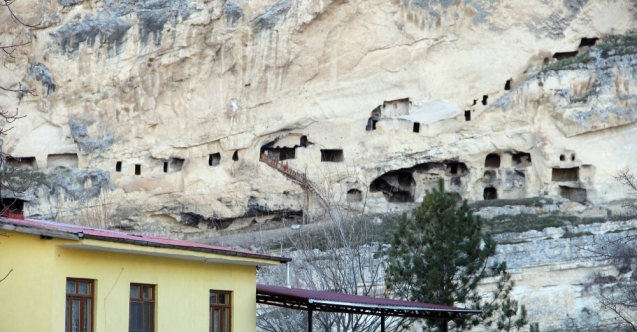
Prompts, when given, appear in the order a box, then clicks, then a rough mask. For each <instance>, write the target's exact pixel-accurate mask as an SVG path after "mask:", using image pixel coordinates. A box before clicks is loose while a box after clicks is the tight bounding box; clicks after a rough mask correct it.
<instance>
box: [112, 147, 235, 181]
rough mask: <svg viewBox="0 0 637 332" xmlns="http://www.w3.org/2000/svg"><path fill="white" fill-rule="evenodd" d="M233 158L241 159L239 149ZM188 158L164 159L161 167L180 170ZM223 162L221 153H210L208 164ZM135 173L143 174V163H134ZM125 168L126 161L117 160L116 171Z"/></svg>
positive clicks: (170, 171)
mask: <svg viewBox="0 0 637 332" xmlns="http://www.w3.org/2000/svg"><path fill="white" fill-rule="evenodd" d="M232 160H233V161H237V160H239V151H238V150H236V151H234V153H233V154H232ZM185 162H186V159H183V158H177V157H171V158H168V160H164V161H162V162H161V168H162V172H163V173H173V172H180V171H181V170H182V169H183V167H184V163H185ZM220 164H221V153H219V152H217V153H211V154H209V155H208V166H212V167H214V166H219V165H220ZM133 167H134V173H135V175H142V164H139V163H135V164H133ZM123 168H124V163H123V162H122V161H120V160H118V161H116V162H115V172H117V173H122V172H123Z"/></svg>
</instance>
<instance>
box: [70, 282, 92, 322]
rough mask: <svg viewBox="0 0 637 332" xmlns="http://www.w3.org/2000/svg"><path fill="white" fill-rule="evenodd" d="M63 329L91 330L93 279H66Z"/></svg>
mask: <svg viewBox="0 0 637 332" xmlns="http://www.w3.org/2000/svg"><path fill="white" fill-rule="evenodd" d="M65 331H66V332H91V331H93V280H87V279H66V328H65Z"/></svg>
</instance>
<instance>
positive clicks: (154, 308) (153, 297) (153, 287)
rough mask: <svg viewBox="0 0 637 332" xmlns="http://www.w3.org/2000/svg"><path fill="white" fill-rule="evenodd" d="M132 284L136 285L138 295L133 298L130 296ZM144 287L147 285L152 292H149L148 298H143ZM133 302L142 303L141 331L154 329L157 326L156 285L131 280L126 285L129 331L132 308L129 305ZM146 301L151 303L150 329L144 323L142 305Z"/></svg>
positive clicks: (129, 328)
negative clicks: (128, 284)
mask: <svg viewBox="0 0 637 332" xmlns="http://www.w3.org/2000/svg"><path fill="white" fill-rule="evenodd" d="M133 286H137V287H139V289H138V292H137V295H138V297H135V298H133V297H132V296H131V288H132V287H133ZM144 287H149V288H150V289H151V290H152V292H151V297H150V299H145V298H144ZM133 303H141V305H142V331H152V332H154V331H156V330H157V329H156V326H157V322H156V320H157V306H156V303H157V285H152V284H141V283H136V282H132V283H130V286H129V287H128V331H129V332H131V325H130V324H131V314H132V310H131V305H132V304H133ZM147 303H152V312H153V317H152V320H151V324H152V326H151V327H150V329H146V328H145V326H144V325H143V324H144V321H145V319H144V305H145V304H147Z"/></svg>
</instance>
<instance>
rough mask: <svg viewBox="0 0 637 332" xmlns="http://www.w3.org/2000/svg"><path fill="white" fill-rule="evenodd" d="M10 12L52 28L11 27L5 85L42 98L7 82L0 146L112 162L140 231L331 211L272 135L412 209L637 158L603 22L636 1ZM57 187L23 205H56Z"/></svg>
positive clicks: (610, 187) (625, 88)
mask: <svg viewBox="0 0 637 332" xmlns="http://www.w3.org/2000/svg"><path fill="white" fill-rule="evenodd" d="M15 11H16V13H17V14H18V15H20V16H21V17H22V18H23V20H24V21H25V22H27V23H29V24H34V25H37V27H36V28H29V29H25V28H24V27H21V26H18V25H16V24H15V23H14V22H12V21H11V20H10V19H8V18H7V17H6V15H7V14H6V13H2V15H5V16H3V17H2V20H0V22H3V23H2V25H1V28H0V29H2V31H5V34H3V35H2V38H4V39H3V41H4V42H8V41H10V40H12V38H15V37H17V38H19V40H27V41H31V43H30V44H28V45H25V46H22V47H20V48H19V49H17V50H16V52H15V53H14V54H13V57H10V56H7V55H5V56H4V57H3V58H2V66H1V68H0V71H1V72H2V75H0V77H2V78H1V79H0V84H3V85H5V86H12V85H13V86H14V87H15V86H17V84H18V83H20V84H21V85H22V86H24V87H28V88H32V89H35V90H36V92H37V93H36V95H29V94H24V95H20V96H16V95H12V94H2V96H0V105H2V107H5V108H8V109H13V108H15V107H18V108H19V110H20V112H21V114H24V115H27V119H26V120H23V121H18V122H16V123H15V124H14V126H15V129H14V131H13V132H12V135H9V136H7V137H6V138H5V142H4V149H5V151H7V152H10V153H12V154H14V155H15V156H16V157H34V158H35V160H36V162H35V163H36V166H35V168H37V169H38V170H43V169H46V168H48V167H51V166H52V165H53V166H61V165H62V166H63V165H65V164H64V162H61V160H62V159H60V157H59V155H69V158H71V159H70V160H71V161H70V164H69V166H70V167H77V168H79V169H84V170H98V169H99V170H103V171H106V172H108V173H110V177H109V179H110V180H109V183H108V185H107V187H108V188H109V189H112V192H111V196H112V200H113V203H115V205H116V206H117V211H115V209H113V211H112V213H113V214H114V215H117V217H118V223H119V222H121V223H125V224H127V225H128V226H130V227H136V228H139V229H143V228H144V227H142V225H152V223H153V220H156V218H157V217H158V216H162V218H166V220H170V222H169V223H172V226H171V230H172V231H179V230H181V231H183V232H186V233H190V232H192V231H194V232H202V231H203V230H205V229H212V231H213V232H214V229H219V227H217V226H218V225H217V226H214V225H213V224H214V223H215V222H217V223H218V222H219V221H222V220H223V221H225V222H224V223H225V224H227V223H228V222H231V221H232V220H233V218H243V217H245V218H251V217H253V215H254V214H253V213H251V212H250V211H251V209H252V208H251V207H253V206H259V210H260V211H261V214H259V216H262V215H268V214H271V215H272V216H275V215H279V213H288V212H289V211H294V212H295V213H296V214H299V213H300V212H301V211H302V210H304V211H305V212H306V214H309V215H320V214H321V213H322V212H321V205H320V204H318V202H316V201H311V202H310V204H309V205H307V203H306V202H305V199H299V198H303V197H306V196H307V195H305V194H304V192H303V190H302V189H301V187H300V186H298V185H296V184H294V183H291V182H289V181H287V180H286V179H285V177H284V176H283V175H282V174H280V173H277V172H276V171H275V170H274V169H272V168H270V167H268V166H267V165H265V164H264V163H261V162H259V154H260V153H261V152H268V153H269V154H271V155H276V157H277V158H279V159H281V160H283V159H286V163H287V164H288V165H289V167H290V168H292V169H296V170H300V171H307V174H308V178H309V179H311V180H313V181H314V182H316V183H319V184H321V186H323V187H324V188H323V190H324V191H325V192H326V195H327V196H329V197H331V198H333V199H334V200H336V201H346V200H349V201H350V203H355V204H356V201H357V200H359V199H360V200H363V201H365V202H366V203H367V204H366V206H367V207H369V208H371V209H372V210H375V211H387V210H402V209H405V208H407V207H410V205H409V204H408V203H409V202H412V201H415V202H417V201H419V200H420V199H421V198H422V196H423V195H424V192H425V189H427V188H429V187H430V186H431V185H433V184H434V183H435V181H436V178H438V177H440V176H442V177H444V178H445V179H446V181H447V184H448V186H449V187H450V188H452V189H453V190H457V191H459V192H460V193H461V194H462V196H463V197H464V198H466V199H469V200H482V199H484V198H485V197H486V198H489V199H490V198H523V197H533V196H538V195H545V194H548V195H561V196H563V197H567V198H569V199H572V200H573V201H577V202H581V203H586V204H595V205H608V204H614V203H616V202H619V201H621V200H623V199H625V198H627V197H628V196H627V193H626V191H625V190H624V188H622V187H621V186H620V185H618V184H617V183H616V182H614V181H612V175H613V174H614V172H616V170H617V169H619V168H622V167H625V166H630V165H632V163H633V162H634V160H633V159H634V154H633V153H631V151H632V150H633V149H634V146H633V145H634V143H633V142H634V141H635V139H634V136H635V135H636V133H635V130H633V129H634V122H635V107H634V106H635V98H636V97H635V93H634V92H633V91H632V90H634V86H635V70H634V67H635V66H634V64H635V61H637V58H636V57H635V53H636V52H635V50H634V49H633V48H631V45H633V44H634V39H635V38H634V37H622V38H623V39H621V38H619V39H617V38H615V39H613V38H610V37H609V35H611V34H612V35H620V36H621V35H626V34H628V33H629V32H630V31H631V29H633V28H634V27H635V22H636V20H635V15H634V14H635V13H636V9H635V4H634V3H633V2H630V1H563V2H561V3H556V4H548V3H543V2H540V1H537V2H514V3H506V4H505V3H501V2H490V1H465V2H450V1H387V0H376V1H364V2H360V1H287V0H281V1H252V2H250V3H246V2H243V1H196V0H193V1H186V0H180V1H152V2H146V1H137V0H121V1H95V0H93V1H89V0H86V1H58V2H57V3H56V2H51V3H41V2H37V1H27V0H24V1H19V2H17V3H16V5H15ZM596 38H601V39H599V40H598V39H596ZM596 43H597V45H595V44H596ZM600 44H601V46H600ZM569 52H570V53H569ZM576 54H579V55H577V56H575V55H576ZM572 56H574V57H572ZM568 57H571V58H568ZM563 58H566V59H565V60H562V61H560V62H558V60H559V59H563ZM270 143H272V144H270ZM74 155H75V156H74ZM488 155H489V156H490V157H487V156H488ZM51 158H52V159H53V160H54V162H50V161H51ZM489 158H491V159H489ZM554 169H557V170H554ZM392 177H393V178H394V179H393V180H391V179H390V178H392ZM392 181H398V182H400V181H402V182H401V183H398V182H396V183H393V184H392V183H391V182H392ZM348 192H349V193H350V195H349V196H348V194H347V193H348ZM72 196H74V195H69V197H72ZM311 196H312V195H311ZM359 196H360V198H359ZM312 197H314V196H312ZM312 197H310V200H313V199H315V197H314V198H312ZM41 203H42V201H41V200H37V199H36V200H34V201H32V203H31V204H29V205H28V209H29V211H30V212H31V213H32V214H44V211H43V210H44V207H43V205H42V204H41ZM193 215H196V216H199V217H197V218H195V219H193V217H192V216H193ZM268 219H269V218H267V217H265V218H261V219H259V220H257V219H254V221H256V222H258V223H262V222H266V220H268ZM246 222H247V223H248V224H249V223H250V222H251V221H250V220H246ZM200 224H201V225H200ZM230 224H231V223H230ZM230 224H228V225H230ZM238 224H245V223H238ZM238 224H237V225H235V226H231V227H235V228H237V227H238V228H240V227H239V226H238ZM197 225H199V226H200V227H199V228H196V229H194V228H193V226H197Z"/></svg>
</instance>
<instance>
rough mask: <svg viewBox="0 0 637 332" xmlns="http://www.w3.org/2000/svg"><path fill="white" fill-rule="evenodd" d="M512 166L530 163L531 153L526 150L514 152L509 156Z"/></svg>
mask: <svg viewBox="0 0 637 332" xmlns="http://www.w3.org/2000/svg"><path fill="white" fill-rule="evenodd" d="M511 159H512V160H513V166H518V167H525V166H530V165H531V154H530V153H526V152H518V153H514V154H513V155H512V157H511Z"/></svg>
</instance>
